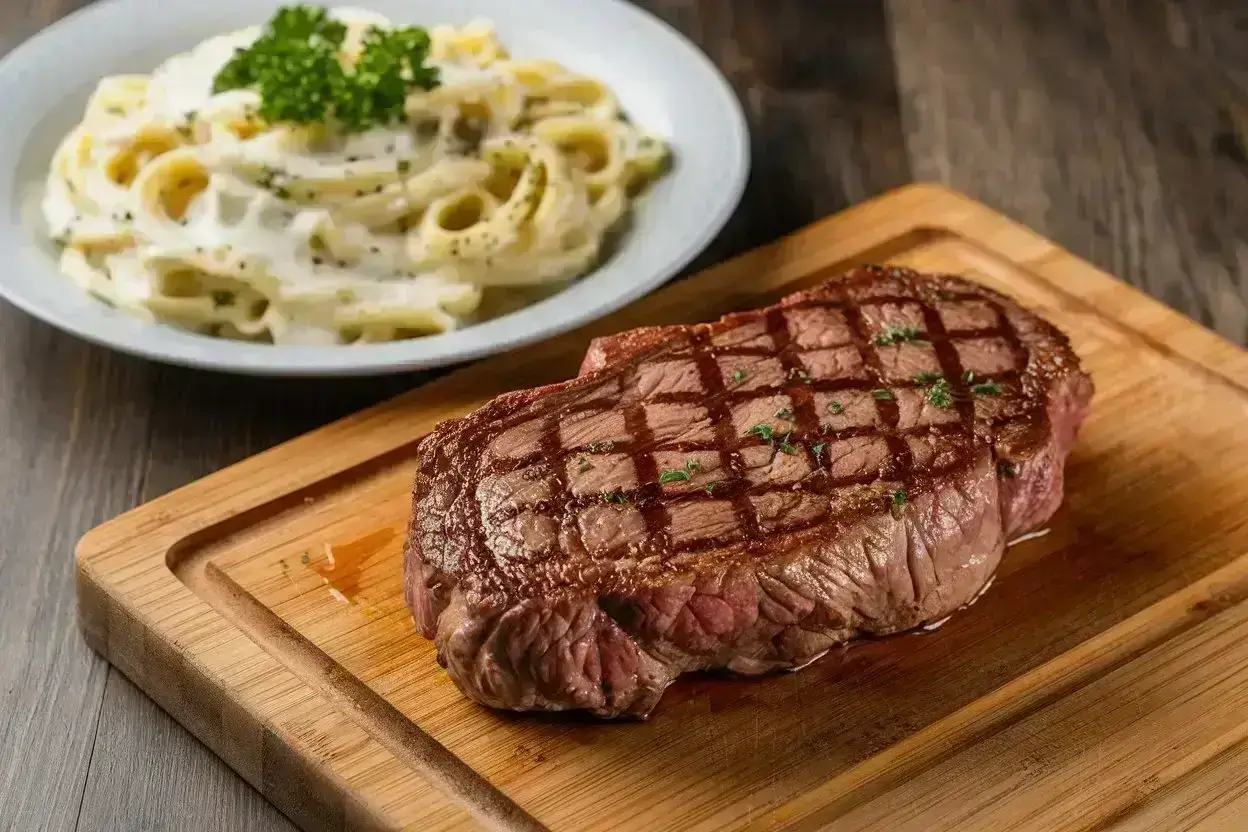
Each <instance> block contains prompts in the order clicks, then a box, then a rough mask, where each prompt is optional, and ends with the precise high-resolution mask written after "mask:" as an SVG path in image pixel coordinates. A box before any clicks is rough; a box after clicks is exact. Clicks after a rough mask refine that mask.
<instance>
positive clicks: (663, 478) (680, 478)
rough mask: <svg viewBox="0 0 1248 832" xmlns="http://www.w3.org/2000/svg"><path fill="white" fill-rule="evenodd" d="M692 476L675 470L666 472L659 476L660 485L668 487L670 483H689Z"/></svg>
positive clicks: (686, 472)
mask: <svg viewBox="0 0 1248 832" xmlns="http://www.w3.org/2000/svg"><path fill="white" fill-rule="evenodd" d="M689 480H690V476H689V472H688V471H683V470H673V471H664V472H663V473H662V474H659V485H667V484H668V483H669V482H689Z"/></svg>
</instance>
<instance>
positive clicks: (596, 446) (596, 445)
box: [587, 441, 615, 454]
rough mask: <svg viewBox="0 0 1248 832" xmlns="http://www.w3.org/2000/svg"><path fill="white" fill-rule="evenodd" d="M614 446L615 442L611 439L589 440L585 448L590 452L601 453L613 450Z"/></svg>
mask: <svg viewBox="0 0 1248 832" xmlns="http://www.w3.org/2000/svg"><path fill="white" fill-rule="evenodd" d="M614 448H615V442H613V441H607V442H591V443H590V444H589V448H587V450H588V451H589V452H590V453H591V454H601V453H605V452H607V451H610V450H613V449H614Z"/></svg>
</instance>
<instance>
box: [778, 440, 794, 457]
mask: <svg viewBox="0 0 1248 832" xmlns="http://www.w3.org/2000/svg"><path fill="white" fill-rule="evenodd" d="M776 448H777V449H779V451H780V453H782V454H788V455H789V456H796V455H797V448H795V447H793V446H792V445H790V444H789V443H788V442H781V443H780V444H779V445H777V446H776Z"/></svg>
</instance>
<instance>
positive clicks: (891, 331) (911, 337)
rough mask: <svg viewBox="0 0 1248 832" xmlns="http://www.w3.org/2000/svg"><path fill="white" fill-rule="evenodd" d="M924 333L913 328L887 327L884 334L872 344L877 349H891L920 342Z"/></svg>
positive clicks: (878, 336)
mask: <svg viewBox="0 0 1248 832" xmlns="http://www.w3.org/2000/svg"><path fill="white" fill-rule="evenodd" d="M922 334H923V333H922V332H920V331H919V329H918V327H913V326H886V327H884V332H883V333H882V334H880V335H877V336H876V337H875V339H874V340H873V341H872V342H871V343H873V344H875V345H876V346H877V347H890V346H892V345H894V344H901V343H904V342H906V341H918V340H920V336H921V335H922Z"/></svg>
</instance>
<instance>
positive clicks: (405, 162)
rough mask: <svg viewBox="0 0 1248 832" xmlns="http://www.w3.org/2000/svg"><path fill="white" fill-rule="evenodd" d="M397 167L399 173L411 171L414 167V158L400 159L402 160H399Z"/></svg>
mask: <svg viewBox="0 0 1248 832" xmlns="http://www.w3.org/2000/svg"><path fill="white" fill-rule="evenodd" d="M395 169H396V170H397V171H398V172H399V173H407V172H409V171H410V170H411V169H412V160H411V159H400V160H399V161H398V164H397V165H395Z"/></svg>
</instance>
